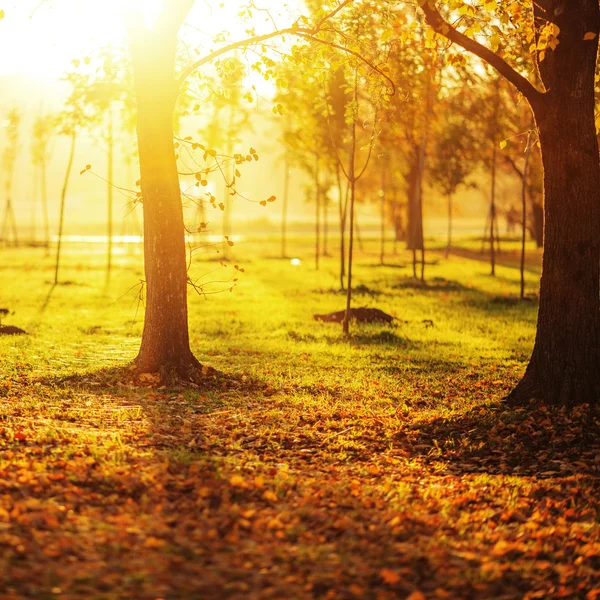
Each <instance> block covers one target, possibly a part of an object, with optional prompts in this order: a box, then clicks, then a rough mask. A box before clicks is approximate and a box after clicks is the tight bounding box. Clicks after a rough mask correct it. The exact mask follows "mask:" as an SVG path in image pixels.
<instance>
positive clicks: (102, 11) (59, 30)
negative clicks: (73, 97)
mask: <svg viewBox="0 0 600 600" xmlns="http://www.w3.org/2000/svg"><path fill="white" fill-rule="evenodd" d="M135 3H139V2H138V0H136V2H135ZM135 3H134V2H133V1H131V2H126V3H125V4H126V5H127V4H128V5H130V6H131V5H133V4H135ZM162 4H163V2H162V0H146V1H145V2H143V5H142V7H141V10H142V11H143V18H144V23H145V24H146V26H147V27H149V28H150V27H152V26H153V24H154V23H155V21H156V19H157V17H158V15H159V14H160V10H161V8H162ZM242 5H243V2H242V1H241V0H234V1H229V2H227V3H225V2H221V3H208V2H196V3H195V5H194V7H193V8H192V10H191V12H190V15H189V17H188V20H187V25H186V26H185V27H184V28H183V30H182V34H184V35H185V37H186V39H187V40H189V41H190V42H191V43H192V44H194V45H197V46H198V49H199V50H200V52H207V51H210V50H212V49H214V44H213V40H214V37H215V35H216V34H218V33H221V32H223V33H224V37H225V39H239V38H242V37H245V36H246V33H245V32H246V30H247V29H248V25H249V23H250V22H251V24H252V27H253V28H254V29H255V30H256V31H257V32H258V33H260V32H264V31H267V30H272V29H273V28H274V23H275V24H276V25H277V26H278V27H285V26H288V25H289V24H290V22H291V15H293V14H294V12H295V11H297V10H298V8H299V6H300V5H301V2H300V0H294V1H292V2H287V3H279V2H276V1H275V0H265V1H264V2H262V3H261V10H260V11H258V12H256V13H255V14H254V15H253V17H252V19H251V21H244V20H242V19H241V18H240V17H239V13H240V9H241V6H242ZM123 6H124V3H123V2H122V1H119V0H105V1H104V2H95V1H93V0H61V2H56V3H44V4H42V5H40V3H39V0H25V1H23V2H12V3H7V4H6V5H5V12H6V18H5V19H4V20H3V21H2V22H1V24H0V31H1V35H0V76H2V75H9V74H22V75H25V76H29V77H37V78H42V79H43V78H57V77H60V75H62V73H64V71H65V70H67V69H68V68H69V66H70V63H71V61H72V60H73V59H76V58H80V57H82V56H85V55H88V54H93V53H94V51H95V50H97V49H98V48H101V47H103V46H120V45H122V44H123V43H124V41H125V29H124V26H123V22H122V19H121V14H122V11H123ZM267 11H269V12H267ZM252 83H253V84H254V85H256V82H255V81H252ZM269 87H270V86H269ZM259 93H260V91H259Z"/></svg>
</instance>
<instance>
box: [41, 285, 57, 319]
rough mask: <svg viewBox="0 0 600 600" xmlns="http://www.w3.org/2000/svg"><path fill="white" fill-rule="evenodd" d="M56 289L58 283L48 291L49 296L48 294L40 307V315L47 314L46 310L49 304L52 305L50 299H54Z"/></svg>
mask: <svg viewBox="0 0 600 600" xmlns="http://www.w3.org/2000/svg"><path fill="white" fill-rule="evenodd" d="M55 288H56V283H53V284H52V286H51V288H50V289H49V290H48V294H46V297H45V298H44V302H43V303H42V306H40V311H39V312H40V314H44V313H45V312H46V309H47V308H48V304H50V299H51V298H52V294H53V293H54V289H55Z"/></svg>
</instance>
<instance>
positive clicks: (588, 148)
mask: <svg viewBox="0 0 600 600" xmlns="http://www.w3.org/2000/svg"><path fill="white" fill-rule="evenodd" d="M542 4H543V6H542V8H543V9H544V10H546V11H547V12H546V13H545V14H551V15H552V14H554V15H558V17H557V25H558V26H559V27H560V43H559V45H558V47H557V49H556V51H554V53H553V54H552V55H547V56H546V61H548V62H547V63H546V61H543V62H541V63H540V72H541V74H542V78H543V79H544V84H545V86H546V88H547V89H548V90H549V91H548V92H547V93H546V95H545V97H544V98H543V100H542V101H541V102H540V103H539V104H538V105H537V106H536V107H535V113H536V121H537V125H538V128H539V131H540V142H541V148H542V160H543V164H544V193H545V199H544V206H545V232H544V257H543V263H542V278H541V285H540V307H539V313H538V326H537V335H536V339H535V346H534V349H533V354H532V356H531V361H530V363H529V366H528V367H527V371H526V373H525V376H524V377H523V379H522V381H521V382H520V384H519V385H518V386H517V388H516V389H515V390H514V391H513V392H512V394H511V395H510V396H509V401H513V402H519V401H523V400H527V399H529V398H532V397H537V398H540V399H542V400H543V401H545V402H548V403H590V404H594V403H597V402H598V401H599V400H600V301H599V281H600V235H599V234H598V232H599V231H600V163H599V160H598V142H597V138H596V132H595V125H594V73H595V65H596V54H597V46H598V36H597V35H596V36H595V38H594V39H593V40H589V39H588V40H584V36H585V34H586V32H588V31H593V32H595V33H597V31H598V24H599V22H600V13H599V10H598V2H597V0H583V1H582V2H578V3H577V4H578V8H577V10H575V9H573V10H566V11H565V10H562V11H558V10H557V11H552V12H550V11H549V9H551V8H553V7H554V4H555V3H554V2H543V3H542ZM554 8H556V7H554ZM559 8H560V7H559ZM540 10H541V9H540ZM537 16H538V17H540V15H537ZM588 37H589V36H588Z"/></svg>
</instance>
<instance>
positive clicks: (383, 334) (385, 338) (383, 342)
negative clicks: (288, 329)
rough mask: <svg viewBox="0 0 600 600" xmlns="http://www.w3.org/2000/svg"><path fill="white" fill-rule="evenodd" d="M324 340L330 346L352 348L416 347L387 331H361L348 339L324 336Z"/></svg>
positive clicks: (403, 338) (412, 341) (341, 336)
mask: <svg viewBox="0 0 600 600" xmlns="http://www.w3.org/2000/svg"><path fill="white" fill-rule="evenodd" d="M325 340H326V341H327V343H328V344H331V345H334V344H350V345H352V346H389V347H393V348H416V347H417V346H418V344H417V342H415V341H414V340H411V339H409V338H407V337H404V336H400V335H398V334H397V333H394V332H393V331H390V330H389V329H380V330H378V331H368V330H366V329H361V330H358V331H356V332H354V333H352V335H351V336H350V337H345V336H343V335H342V334H340V335H339V336H332V335H326V336H325Z"/></svg>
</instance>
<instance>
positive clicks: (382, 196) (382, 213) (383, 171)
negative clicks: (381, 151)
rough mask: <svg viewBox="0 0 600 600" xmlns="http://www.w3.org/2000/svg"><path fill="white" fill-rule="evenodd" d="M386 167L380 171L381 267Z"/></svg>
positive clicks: (380, 261) (383, 258)
mask: <svg viewBox="0 0 600 600" xmlns="http://www.w3.org/2000/svg"><path fill="white" fill-rule="evenodd" d="M385 178H386V166H385V165H384V166H383V168H382V170H381V192H380V194H379V197H380V200H381V204H380V207H379V210H380V214H379V218H380V221H381V230H380V238H381V248H380V250H379V264H380V265H383V263H384V260H385V186H386V180H385Z"/></svg>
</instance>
